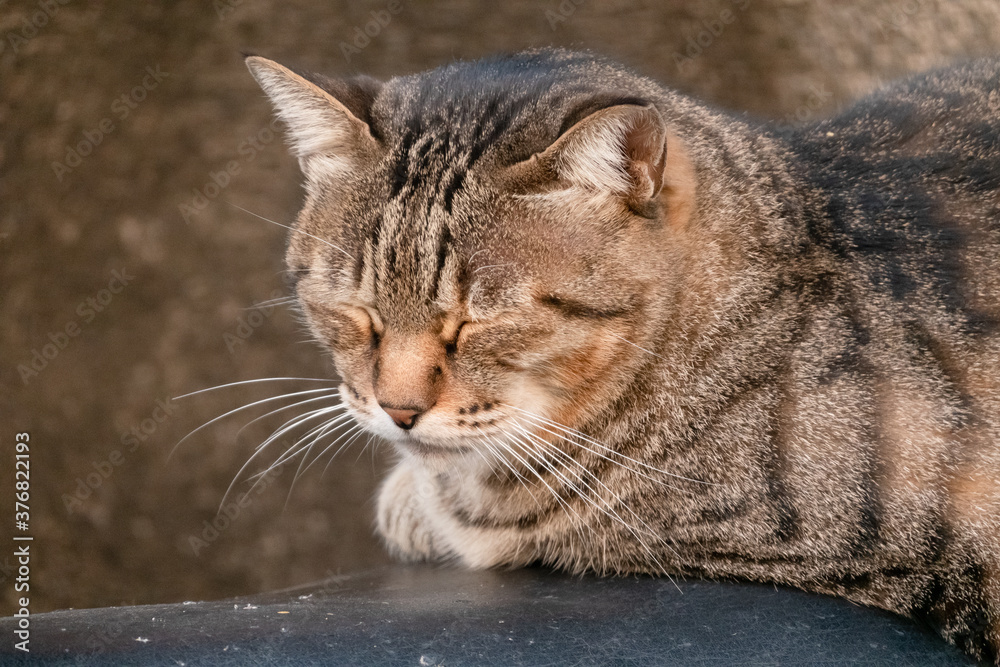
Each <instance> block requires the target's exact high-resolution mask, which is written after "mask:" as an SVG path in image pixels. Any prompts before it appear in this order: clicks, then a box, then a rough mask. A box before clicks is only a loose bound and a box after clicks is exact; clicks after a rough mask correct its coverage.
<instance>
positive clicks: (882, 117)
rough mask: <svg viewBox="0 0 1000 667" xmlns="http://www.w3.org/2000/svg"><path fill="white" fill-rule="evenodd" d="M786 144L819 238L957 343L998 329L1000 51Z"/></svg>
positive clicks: (806, 130)
mask: <svg viewBox="0 0 1000 667" xmlns="http://www.w3.org/2000/svg"><path fill="white" fill-rule="evenodd" d="M789 143H790V145H791V146H792V151H793V152H794V153H795V154H796V160H797V162H798V164H799V165H800V167H801V174H802V177H803V179H804V180H805V182H806V183H807V184H808V185H807V188H808V189H809V190H810V191H809V193H808V194H807V195H806V196H807V198H809V199H810V200H811V208H810V209H809V210H810V216H809V220H808V222H809V224H810V226H811V231H812V233H813V236H814V237H815V238H817V239H818V240H819V241H820V243H822V244H824V245H826V246H827V247H828V248H830V249H831V250H832V251H833V252H834V253H836V254H838V255H839V256H840V257H841V258H842V259H844V260H846V263H847V264H848V265H850V266H851V267H853V268H854V269H855V270H856V271H857V272H858V273H859V274H860V275H859V277H860V278H862V279H864V280H865V282H866V284H867V285H869V286H870V287H871V288H872V289H873V290H874V291H875V292H877V295H878V297H879V298H880V299H884V300H885V302H886V303H887V304H889V305H890V306H892V305H896V306H899V307H900V308H901V309H902V311H903V312H902V315H903V316H904V319H912V320H914V321H919V322H920V323H921V325H922V326H924V327H926V328H927V332H926V333H927V335H929V336H932V337H942V336H943V337H945V338H948V337H949V334H951V335H952V336H953V337H958V338H960V339H961V340H955V341H954V342H955V343H956V344H961V345H960V347H961V346H964V347H965V348H968V344H969V343H970V342H973V341H979V342H980V343H981V344H984V343H986V341H987V340H991V339H994V338H997V337H998V336H1000V150H998V149H1000V58H997V59H987V60H979V61H974V62H970V63H966V64H963V65H960V66H957V67H953V68H947V69H941V70H937V71H933V72H929V73H926V74H922V75H918V76H915V77H912V78H910V79H907V80H904V81H902V82H900V83H897V84H895V85H893V86H890V87H888V88H885V89H884V90H882V91H880V92H878V93H876V94H874V95H872V96H870V97H868V98H866V99H864V100H862V101H860V102H858V103H857V104H855V105H854V106H852V107H850V108H848V109H847V110H845V111H844V112H843V113H841V114H840V115H838V116H836V117H834V118H832V119H830V120H827V121H823V122H820V123H817V124H814V125H810V126H807V127H803V128H798V129H797V130H795V131H794V132H793V133H792V134H791V135H790V136H789ZM893 314H894V315H896V314H900V313H893ZM979 347H982V345H980V346H979ZM968 349H970V350H971V348H968ZM966 361H969V362H971V361H972V359H967V360H966Z"/></svg>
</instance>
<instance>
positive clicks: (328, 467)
mask: <svg viewBox="0 0 1000 667" xmlns="http://www.w3.org/2000/svg"><path fill="white" fill-rule="evenodd" d="M355 428H357V430H358V432H357V433H355V434H354V435H353V436H351V439H350V440H348V441H347V442H345V443H344V444H342V445H341V446H340V447H338V448H337V451H335V452H334V453H333V454H332V455H331V456H330V460H329V461H327V462H326V465H325V466H323V472H322V473H320V478H322V477H323V476H325V475H326V471H327V470H329V469H330V466H331V465H333V460H334V459H335V458H337V456H338V455H339V454H340V452H342V451H343V450H345V449H347V448H348V447H350V446H351V444H352V443H353V442H354V441H355V440H357V439H358V438H360V437H361V436H363V435H365V433H367V431H365V429H364V427H362V426H361V425H360V424H358V426H356V427H355ZM351 430H352V431H353V430H354V429H351ZM350 432H351V431H347V432H345V433H344V435H347V434H348V433H350ZM336 442H337V441H336V440H334V441H333V442H332V443H331V444H330V447H333V445H334V444H336ZM330 447H327V448H326V449H324V450H323V451H322V452H320V453H319V456H317V457H316V458H317V460H318V459H319V457H320V456H323V454H325V453H326V452H328V451H329V450H330Z"/></svg>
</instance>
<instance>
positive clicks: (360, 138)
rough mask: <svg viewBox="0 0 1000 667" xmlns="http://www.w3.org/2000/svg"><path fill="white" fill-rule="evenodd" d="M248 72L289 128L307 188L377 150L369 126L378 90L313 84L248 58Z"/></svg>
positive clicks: (355, 82)
mask: <svg viewBox="0 0 1000 667" xmlns="http://www.w3.org/2000/svg"><path fill="white" fill-rule="evenodd" d="M246 63H247V67H249V68H250V73H251V74H253V76H254V78H255V79H256V80H257V83H259V84H260V87H261V88H263V89H264V92H265V93H267V96H268V97H269V98H270V99H271V102H272V103H273V104H274V107H275V109H276V110H277V112H278V117H279V118H281V120H283V121H284V122H285V124H286V125H287V126H288V132H289V136H290V138H291V144H292V153H293V154H294V155H295V156H296V157H297V158H298V159H299V165H300V166H301V167H302V171H303V173H304V174H305V175H306V178H307V179H308V180H309V181H311V182H322V181H327V180H331V179H335V178H336V177H337V176H339V175H341V174H343V173H346V172H349V171H351V170H353V169H355V168H357V167H358V165H359V164H360V163H361V162H362V161H363V160H365V159H370V157H371V154H372V153H373V152H374V151H375V150H376V149H377V146H378V142H377V141H376V140H375V139H374V137H373V136H372V132H371V127H370V125H369V123H368V115H369V112H370V109H371V105H372V102H373V101H374V99H375V96H376V95H377V93H378V89H379V87H380V86H381V84H380V83H379V82H378V81H376V80H375V79H371V78H368V77H358V78H355V79H350V80H346V81H339V80H332V79H323V81H322V83H323V84H324V85H323V86H322V87H321V86H320V85H318V84H317V83H316V82H315V81H312V80H310V79H307V78H306V77H304V76H302V75H300V74H298V73H296V72H293V71H292V70H290V69H288V68H287V67H285V66H283V65H279V64H278V63H276V62H274V61H273V60H268V59H267V58H261V57H260V56H249V57H247V59H246Z"/></svg>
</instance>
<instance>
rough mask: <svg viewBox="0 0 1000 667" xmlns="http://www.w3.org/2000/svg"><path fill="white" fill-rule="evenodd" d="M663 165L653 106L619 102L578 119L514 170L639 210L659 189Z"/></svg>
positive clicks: (663, 134) (662, 139) (663, 137)
mask: <svg viewBox="0 0 1000 667" xmlns="http://www.w3.org/2000/svg"><path fill="white" fill-rule="evenodd" d="M666 163H667V129H666V126H665V125H664V123H663V119H662V118H661V117H660V114H659V112H658V111H657V110H656V108H655V107H653V106H652V105H637V104H620V105H615V106H611V107H607V108H604V109H601V110H599V111H595V112H593V113H591V114H590V115H588V116H587V117H585V118H583V119H582V120H580V121H578V122H577V123H575V124H574V125H573V126H572V127H570V128H569V129H567V130H566V131H565V132H563V133H562V135H560V136H559V138H558V139H556V140H555V142H554V143H553V144H552V145H551V146H549V147H548V148H547V149H546V150H544V151H543V152H541V153H538V154H536V155H534V156H532V158H531V159H530V160H528V161H526V162H525V163H523V164H522V165H516V166H515V171H520V172H521V175H522V176H527V177H528V178H529V179H539V178H541V179H542V180H545V176H546V175H547V176H548V177H550V178H554V179H556V180H558V181H560V182H562V183H564V184H565V185H576V186H580V187H582V188H584V189H587V190H591V191H595V192H605V193H610V194H612V195H616V196H619V197H621V198H623V199H624V200H625V201H626V203H628V204H629V205H630V206H631V207H632V208H635V209H636V210H643V209H644V208H645V207H646V206H648V204H649V203H650V202H651V200H653V199H654V198H655V197H656V196H657V195H659V194H660V190H661V189H662V188H663V173H664V169H665V167H666ZM529 174H531V175H529Z"/></svg>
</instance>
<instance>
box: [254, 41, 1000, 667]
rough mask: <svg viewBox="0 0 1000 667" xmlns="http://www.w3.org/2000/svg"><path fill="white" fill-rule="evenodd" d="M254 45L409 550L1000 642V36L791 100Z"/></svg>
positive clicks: (356, 404)
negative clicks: (758, 114) (906, 70)
mask: <svg viewBox="0 0 1000 667" xmlns="http://www.w3.org/2000/svg"><path fill="white" fill-rule="evenodd" d="M250 65H251V69H252V71H253V72H254V73H255V75H256V76H257V77H258V79H259V80H260V81H261V83H262V85H263V87H264V88H265V90H266V91H267V92H268V93H269V94H270V95H271V97H272V99H273V100H274V101H275V104H276V106H277V108H278V112H279V114H280V115H281V116H282V117H283V118H284V119H285V120H286V121H287V122H288V124H289V128H290V131H291V134H292V139H293V145H294V146H296V154H297V155H298V156H299V158H300V160H301V162H302V164H303V170H304V171H305V173H306V175H307V178H308V182H309V183H308V192H309V195H308V200H307V203H306V205H305V207H304V208H303V211H302V212H301V214H300V216H299V220H298V223H297V225H296V232H298V233H295V234H293V235H292V237H291V241H290V246H289V251H288V260H289V265H290V267H291V268H292V269H294V270H296V272H297V274H298V275H300V276H301V280H300V281H299V283H298V294H299V296H300V298H301V301H302V304H303V307H304V310H305V312H306V315H307V318H308V321H309V322H310V324H311V326H312V327H313V330H314V332H315V333H316V335H317V337H318V338H320V339H321V340H322V341H323V342H324V343H326V344H327V345H329V346H330V349H331V351H332V352H333V355H334V360H335V362H336V366H337V370H338V372H339V374H340V375H341V377H342V378H343V379H344V381H345V385H344V387H345V388H344V390H343V391H342V398H343V401H344V403H345V404H346V405H347V406H348V409H349V410H350V411H352V414H353V415H354V416H355V418H356V419H357V420H358V421H359V423H361V424H362V425H364V426H365V427H366V428H367V429H368V430H369V431H371V432H373V433H376V434H378V435H381V436H383V437H384V438H386V439H388V440H390V441H392V442H393V443H394V444H395V446H396V448H397V450H398V452H399V455H400V463H399V465H398V467H397V468H396V470H395V471H394V472H393V473H392V474H391V475H390V478H389V479H388V480H387V481H386V484H385V486H384V487H383V490H382V492H381V494H380V498H379V530H380V532H381V534H382V535H383V537H384V538H385V539H386V542H387V543H388V545H389V546H390V548H391V549H392V550H393V551H394V552H395V553H397V554H399V555H400V556H402V557H404V558H411V559H420V558H426V559H454V560H457V561H459V562H461V563H463V564H465V565H468V566H471V567H491V566H501V565H503V566H517V565H524V564H528V563H533V562H539V561H540V562H544V563H547V564H551V565H553V566H556V567H561V568H565V569H569V570H572V571H584V570H592V571H596V572H598V573H604V574H610V573H665V574H679V575H696V576H713V577H738V578H743V579H751V580H760V581H774V582H779V583H783V584H788V585H792V586H798V587H801V588H805V589H807V590H812V591H819V592H826V593H832V594H836V595H842V596H845V597H847V598H849V599H852V600H855V601H857V602H861V603H865V604H871V605H876V606H879V607H882V608H885V609H889V610H892V611H895V612H898V613H901V614H905V615H909V616H913V617H916V618H920V619H923V620H925V621H928V622H930V623H932V624H934V625H935V626H936V627H937V628H938V629H939V630H940V632H941V633H942V635H943V636H944V637H945V638H947V639H948V640H950V641H953V642H955V643H957V644H959V645H960V646H962V647H963V648H964V649H965V650H966V651H968V652H969V653H970V655H973V656H975V657H977V658H980V659H984V660H991V661H992V660H996V659H997V649H998V646H1000V644H998V637H1000V630H998V628H1000V594H998V586H1000V583H998V581H1000V579H998V578H1000V483H998V481H997V480H998V479H1000V450H998V447H997V444H996V443H997V435H998V431H1000V392H998V389H1000V374H998V373H1000V371H998V370H997V369H998V368H1000V296H998V295H1000V290H998V285H1000V260H998V259H997V258H998V257H1000V214H998V193H1000V160H998V159H997V157H996V147H997V145H998V139H1000V120H998V119H1000V100H998V99H997V96H996V94H995V91H996V89H997V87H998V84H1000V64H998V63H997V62H982V63H978V64H974V65H969V66H966V67H963V68H956V69H954V70H950V71H945V72H940V73H933V74H930V75H926V76H925V77H922V78H917V79H914V80H912V81H910V82H905V83H902V84H900V85H898V86H896V87H894V88H890V89H889V90H887V91H885V92H883V93H881V94H879V95H877V96H875V97H873V98H871V99H870V100H867V101H864V102H862V103H860V104H859V105H858V106H857V107H855V108H853V109H851V110H848V111H847V112H845V113H844V114H843V115H842V116H840V117H839V118H836V119H832V120H829V121H824V122H821V123H817V124H814V125H811V126H809V127H804V128H797V129H788V128H784V129H775V128H769V127H763V126H755V125H752V124H749V123H747V122H745V121H742V120H739V119H735V118H731V117H727V116H724V115H721V114H718V113H716V112H713V111H711V110H708V109H706V108H704V107H701V106H699V105H698V104H696V103H694V102H692V101H691V100H688V99H686V98H684V97H681V96H679V95H677V94H675V93H673V92H671V91H668V90H665V89H663V88H661V87H660V86H658V85H657V84H655V83H654V82H651V81H649V80H647V79H643V78H641V77H638V76H635V75H633V74H631V73H628V72H626V71H624V70H622V69H621V68H619V67H617V66H615V65H613V64H610V63H607V62H604V61H601V60H599V59H596V58H593V57H592V56H588V55H586V54H573V53H569V52H563V51H536V52H528V53H525V54H519V55H516V56H511V57H509V58H498V59H493V60H487V61H481V62H478V63H456V64H452V65H449V66H446V67H444V68H441V69H439V70H434V71H432V72H428V73H425V74H422V75H417V76H413V77H403V78H400V79H393V80H391V81H389V82H387V83H385V84H377V83H374V82H372V81H371V80H368V79H366V80H363V81H361V80H357V81H354V82H351V81H347V82H336V83H333V82H328V81H326V82H325V80H324V79H323V78H322V77H311V76H306V75H296V74H293V73H291V72H290V71H288V70H286V69H284V68H282V67H281V66H280V65H277V64H275V63H271V62H270V61H265V60H263V59H259V58H255V59H251V60H250ZM324 82H325V83H324ZM352 90H353V91H355V92H354V93H352V92H351V91H352ZM317 91H319V92H317ZM327 98H329V100H327ZM338 99H339V100H340V101H339V102H338V101H337V100H338ZM317 110H318V111H317ZM399 407H407V408H412V409H413V410H414V411H417V412H419V414H418V415H417V416H416V417H415V421H414V422H411V423H409V424H406V425H405V426H404V425H402V424H400V422H398V421H397V422H396V423H394V422H393V420H392V419H390V418H389V415H388V414H387V413H386V412H385V410H389V409H394V408H399Z"/></svg>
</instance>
